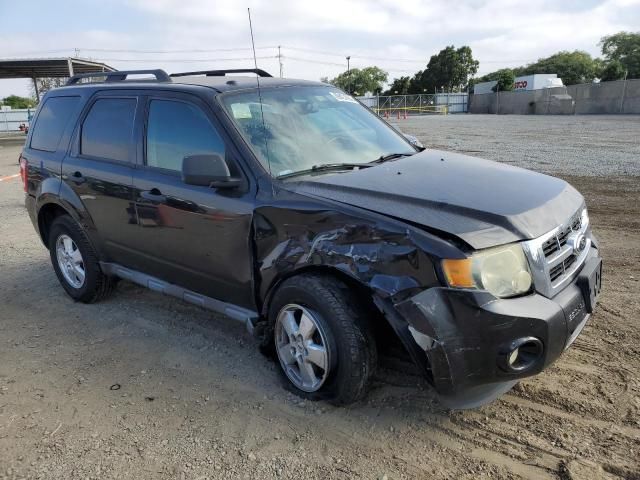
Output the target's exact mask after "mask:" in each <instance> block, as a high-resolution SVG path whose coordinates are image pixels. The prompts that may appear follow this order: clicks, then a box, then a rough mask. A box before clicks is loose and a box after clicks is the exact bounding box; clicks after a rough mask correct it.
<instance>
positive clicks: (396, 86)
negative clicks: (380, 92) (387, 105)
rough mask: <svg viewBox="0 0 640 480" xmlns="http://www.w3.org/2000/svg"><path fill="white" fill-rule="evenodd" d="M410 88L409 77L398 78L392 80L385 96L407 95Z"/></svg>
mask: <svg viewBox="0 0 640 480" xmlns="http://www.w3.org/2000/svg"><path fill="white" fill-rule="evenodd" d="M410 88H411V77H400V78H396V79H394V80H393V83H392V84H391V85H389V88H388V89H387V90H386V91H385V92H384V94H385V95H407V94H408V93H409V89H410Z"/></svg>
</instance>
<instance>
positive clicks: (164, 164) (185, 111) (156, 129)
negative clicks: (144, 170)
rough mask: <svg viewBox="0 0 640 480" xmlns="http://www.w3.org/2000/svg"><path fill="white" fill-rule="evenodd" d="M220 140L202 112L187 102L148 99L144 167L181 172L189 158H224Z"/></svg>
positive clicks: (223, 149)
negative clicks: (183, 162) (185, 158)
mask: <svg viewBox="0 0 640 480" xmlns="http://www.w3.org/2000/svg"><path fill="white" fill-rule="evenodd" d="M224 153H225V148H224V141H223V140H222V138H221V137H220V135H219V134H218V132H217V131H216V129H215V128H214V126H213V125H212V124H211V122H210V121H209V119H208V118H207V116H206V115H205V114H204V112H203V111H202V110H201V109H200V108H198V107H196V106H195V105H191V104H189V103H184V102H177V101H172V100H152V101H151V102H150V105H149V121H148V124H147V165H148V166H150V167H157V168H164V169H167V170H174V171H181V170H182V159H183V158H184V157H187V156H189V155H198V154H218V155H220V156H221V157H222V158H224V157H225V155H224Z"/></svg>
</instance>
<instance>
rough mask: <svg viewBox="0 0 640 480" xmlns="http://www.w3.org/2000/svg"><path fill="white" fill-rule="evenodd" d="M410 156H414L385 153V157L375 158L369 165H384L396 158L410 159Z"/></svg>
mask: <svg viewBox="0 0 640 480" xmlns="http://www.w3.org/2000/svg"><path fill="white" fill-rule="evenodd" d="M411 155H414V154H413V153H387V154H386V155H380V157H379V158H376V159H375V160H373V161H372V162H369V163H384V162H386V161H389V160H395V159H396V158H401V157H410V156H411Z"/></svg>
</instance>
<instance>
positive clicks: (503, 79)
mask: <svg viewBox="0 0 640 480" xmlns="http://www.w3.org/2000/svg"><path fill="white" fill-rule="evenodd" d="M495 74H496V75H495V78H492V79H491V80H495V81H497V82H498V83H496V84H495V85H494V87H493V88H492V89H491V90H493V91H494V92H510V91H511V90H513V84H514V83H515V81H516V76H515V74H514V73H513V70H511V69H510V68H503V69H501V70H498V71H497V72H495Z"/></svg>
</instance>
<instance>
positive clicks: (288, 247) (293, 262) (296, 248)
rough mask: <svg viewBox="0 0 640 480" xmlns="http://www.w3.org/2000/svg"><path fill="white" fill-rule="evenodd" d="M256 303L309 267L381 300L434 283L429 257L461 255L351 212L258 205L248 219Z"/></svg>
mask: <svg viewBox="0 0 640 480" xmlns="http://www.w3.org/2000/svg"><path fill="white" fill-rule="evenodd" d="M254 242H255V252H256V259H257V266H256V268H257V270H258V271H257V272H256V278H258V279H259V281H258V291H257V294H258V297H259V298H258V302H259V303H261V304H262V305H263V306H265V305H266V304H267V303H268V298H269V294H270V292H271V291H272V290H273V288H274V287H275V286H276V285H277V284H278V282H279V281H281V280H283V279H284V278H287V277H289V276H291V275H293V274H295V273H296V272H300V271H303V270H306V269H309V268H311V267H317V268H324V269H334V270H337V271H339V272H341V273H342V274H344V275H347V276H348V277H350V278H351V279H353V280H354V281H357V282H358V283H360V284H361V285H363V286H365V287H367V288H368V289H369V290H370V291H371V292H372V293H373V294H375V295H377V296H379V297H381V298H387V297H396V296H401V297H402V295H403V294H405V295H406V294H407V292H415V291H416V289H424V288H429V287H432V286H435V285H438V284H439V281H438V274H437V272H436V269H435V266H434V259H436V258H442V257H443V256H448V257H449V258H456V257H459V256H460V255H462V254H461V252H460V251H459V250H458V249H457V248H455V247H454V246H452V245H451V244H450V243H448V242H446V241H444V240H443V239H440V238H438V237H436V236H434V235H432V234H429V233H426V232H423V231H420V230H418V229H415V228H413V227H411V226H408V225H407V224H404V223H402V222H399V221H395V220H393V219H388V218H386V217H384V216H380V215H377V214H373V213H370V212H364V211H358V210H357V209H355V208H349V207H345V208H340V209H335V210H334V209H327V207H326V202H325V205H324V206H323V208H319V207H318V205H317V204H315V203H314V202H301V201H297V202H295V203H287V204H284V205H277V206H276V205H268V206H262V207H258V208H257V209H256V211H255V216H254Z"/></svg>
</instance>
